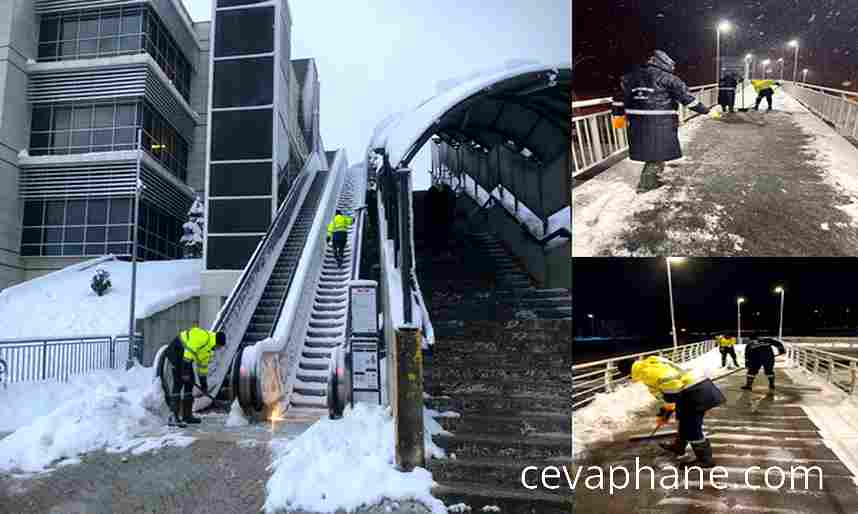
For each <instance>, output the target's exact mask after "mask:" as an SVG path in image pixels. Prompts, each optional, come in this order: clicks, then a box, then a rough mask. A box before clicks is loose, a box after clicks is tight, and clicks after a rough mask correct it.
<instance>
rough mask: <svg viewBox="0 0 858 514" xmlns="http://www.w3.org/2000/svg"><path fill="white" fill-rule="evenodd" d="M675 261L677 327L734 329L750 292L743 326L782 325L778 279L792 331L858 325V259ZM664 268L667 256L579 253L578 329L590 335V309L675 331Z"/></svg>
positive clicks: (639, 326) (575, 275)
mask: <svg viewBox="0 0 858 514" xmlns="http://www.w3.org/2000/svg"><path fill="white" fill-rule="evenodd" d="M672 267H673V273H672V276H673V292H674V300H675V306H676V322H677V327H680V328H678V330H677V332H680V331H681V327H685V328H687V330H688V331H689V332H710V331H719V330H732V331H733V332H735V327H736V298H737V297H738V296H744V297H745V298H747V303H745V304H743V306H742V328H743V330H744V329H746V328H747V329H753V330H767V329H771V330H776V328H777V321H778V308H779V301H780V300H779V298H780V297H779V295H777V294H775V293H774V292H773V290H774V288H775V286H776V285H779V284H782V285H783V286H784V288H785V290H786V296H785V308H784V311H785V312H784V320H785V321H784V327H785V329H784V333H785V334H786V335H789V334H790V333H796V334H797V335H813V334H815V333H822V332H824V331H825V330H826V329H828V330H831V329H833V328H835V327H838V328H843V327H847V328H855V327H856V326H858V280H856V277H858V260H856V259H837V258H825V259H819V258H816V259H814V258H736V257H733V258H721V259H704V258H694V259H687V260H685V261H684V262H682V263H680V264H673V265H672ZM665 270H666V265H665V261H664V258H657V259H656V258H653V259H648V258H634V259H633V258H628V259H617V258H577V259H574V260H573V262H572V295H573V305H574V310H573V312H574V316H575V318H574V323H575V327H576V328H575V332H576V335H579V336H582V335H590V333H589V330H588V329H589V327H590V321H589V319H588V318H587V314H588V313H592V314H594V315H595V316H596V317H597V319H600V320H603V321H604V320H618V322H619V324H620V325H621V326H624V327H625V329H626V330H627V331H628V334H629V335H642V336H653V335H662V336H663V335H666V334H669V332H670V310H669V303H668V288H667V276H666V271H665ZM814 311H818V312H814ZM615 323H616V321H615ZM599 335H601V334H599Z"/></svg>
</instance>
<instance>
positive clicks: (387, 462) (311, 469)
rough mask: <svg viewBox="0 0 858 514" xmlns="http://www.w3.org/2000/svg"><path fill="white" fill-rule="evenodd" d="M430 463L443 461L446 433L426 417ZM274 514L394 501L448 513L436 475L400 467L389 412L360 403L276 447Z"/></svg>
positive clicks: (270, 501)
mask: <svg viewBox="0 0 858 514" xmlns="http://www.w3.org/2000/svg"><path fill="white" fill-rule="evenodd" d="M424 423H425V427H426V432H425V448H426V458H427V459H429V458H432V457H442V456H443V455H444V452H443V450H441V449H440V448H438V447H437V446H435V444H434V443H433V442H432V434H433V433H439V432H442V431H443V430H442V429H441V427H440V425H438V423H437V422H436V421H435V420H434V419H432V418H431V417H429V416H427V415H425V414H424ZM272 451H273V453H274V462H273V464H272V465H271V469H272V470H273V472H274V473H273V475H272V476H271V478H270V479H269V480H268V485H267V487H266V488H267V491H268V497H267V499H266V501H265V511H266V512H268V513H271V514H273V513H275V512H284V511H287V510H288V511H289V512H292V511H293V510H302V509H303V510H306V511H312V512H340V510H339V509H342V510H345V511H347V512H353V511H354V510H355V509H357V508H359V507H361V506H365V505H366V506H371V505H377V504H379V503H381V502H382V501H383V500H385V499H390V500H415V501H417V502H420V503H422V504H424V505H426V506H427V507H428V508H430V509H431V510H432V512H433V514H442V513H446V512H447V509H446V508H445V507H444V505H443V504H442V503H441V502H440V501H439V500H437V499H436V498H433V497H432V494H431V492H430V491H431V489H432V486H433V484H434V482H433V481H432V475H431V474H430V473H429V471H427V470H425V469H423V468H416V469H414V470H413V471H411V472H409V473H402V472H399V471H397V470H396V468H395V457H394V455H395V435H394V426H393V419H392V418H391V416H390V411H389V409H384V408H381V407H379V406H376V405H370V404H363V403H360V404H357V405H355V408H354V409H353V410H352V409H349V410H347V411H346V413H345V415H344V416H343V418H342V419H339V420H329V419H321V420H319V421H318V422H317V423H316V424H315V425H313V426H312V427H310V428H309V429H308V430H307V431H306V432H304V433H303V434H301V435H300V436H299V437H298V438H296V439H295V440H292V441H289V442H287V443H286V444H282V445H281V444H276V445H275V444H272Z"/></svg>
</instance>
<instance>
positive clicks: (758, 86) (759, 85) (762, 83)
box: [751, 80, 775, 93]
mask: <svg viewBox="0 0 858 514" xmlns="http://www.w3.org/2000/svg"><path fill="white" fill-rule="evenodd" d="M774 84H775V81H774V80H752V81H751V85H753V86H754V90H755V91H756V92H757V93H759V92H760V91H762V90H763V89H768V88H771V87H772V86H773V85H774Z"/></svg>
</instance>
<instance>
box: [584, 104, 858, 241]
mask: <svg viewBox="0 0 858 514" xmlns="http://www.w3.org/2000/svg"><path fill="white" fill-rule="evenodd" d="M680 134H681V139H682V141H683V153H684V155H685V157H683V158H682V159H680V160H677V161H673V162H670V163H668V165H667V168H666V170H665V173H664V179H665V181H666V185H665V186H663V187H661V188H659V189H657V190H655V191H651V192H649V193H646V194H642V195H638V194H636V193H635V187H636V185H637V181H638V178H639V176H640V170H641V168H642V166H643V163H640V162H633V161H629V160H628V159H626V160H624V161H622V162H620V163H619V164H617V165H616V166H614V167H612V168H610V169H609V170H607V171H605V172H603V173H602V174H600V175H599V176H597V177H595V178H593V179H592V180H589V181H587V182H585V183H583V184H582V185H580V186H579V187H576V188H575V189H573V191H572V197H573V209H572V212H573V216H574V218H573V231H574V237H573V245H574V246H573V255H575V256H598V255H633V256H648V255H690V256H826V257H830V256H854V255H856V254H858V149H856V148H855V147H854V146H853V145H851V144H850V143H849V142H848V141H847V140H846V139H844V138H843V137H841V136H839V135H837V134H836V133H835V131H834V130H833V129H831V128H830V127H829V126H828V125H826V124H824V122H822V121H821V120H820V119H819V118H817V117H815V116H814V115H813V114H811V113H810V112H809V111H807V110H806V109H805V108H804V107H803V106H802V105H801V104H799V103H798V102H797V101H795V100H794V99H792V98H791V97H788V96H787V95H785V94H784V93H782V92H779V93H778V94H777V95H776V96H775V110H773V111H772V112H763V111H760V112H755V111H749V112H747V113H740V112H737V113H733V114H727V115H725V116H724V117H723V118H722V120H713V119H711V118H709V117H698V118H695V119H694V120H692V121H691V122H689V123H688V124H687V125H686V126H684V127H683V128H682V130H681V131H680Z"/></svg>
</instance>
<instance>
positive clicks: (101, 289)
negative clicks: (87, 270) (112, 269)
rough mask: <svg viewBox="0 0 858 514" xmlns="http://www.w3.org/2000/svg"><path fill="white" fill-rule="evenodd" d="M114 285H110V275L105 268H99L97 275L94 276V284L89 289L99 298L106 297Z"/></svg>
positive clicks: (96, 271)
mask: <svg viewBox="0 0 858 514" xmlns="http://www.w3.org/2000/svg"><path fill="white" fill-rule="evenodd" d="M112 285H113V284H111V283H110V273H108V272H107V270H105V269H103V268H98V269H97V270H95V275H93V276H92V282H91V283H90V284H89V287H90V288H91V289H92V291H93V292H94V293H95V294H97V295H98V296H104V294H105V293H107V290H108V289H110V287H111V286H112Z"/></svg>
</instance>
